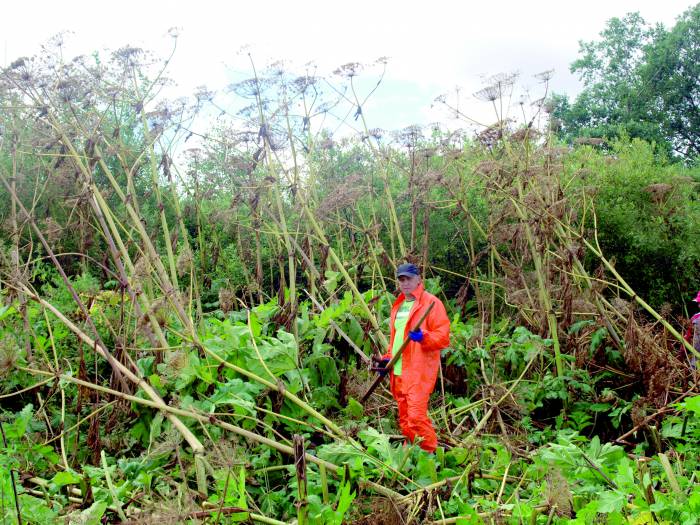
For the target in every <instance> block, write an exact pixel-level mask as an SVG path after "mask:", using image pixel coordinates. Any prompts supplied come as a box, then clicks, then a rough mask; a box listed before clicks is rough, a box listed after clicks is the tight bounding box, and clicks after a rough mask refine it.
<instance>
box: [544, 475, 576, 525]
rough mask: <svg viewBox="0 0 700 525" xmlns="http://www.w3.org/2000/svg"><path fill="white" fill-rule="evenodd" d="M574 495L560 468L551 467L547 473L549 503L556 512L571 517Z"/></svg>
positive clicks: (558, 514)
mask: <svg viewBox="0 0 700 525" xmlns="http://www.w3.org/2000/svg"><path fill="white" fill-rule="evenodd" d="M572 502H573V496H572V494H571V490H570V489H569V483H568V482H567V481H566V479H565V478H564V476H562V474H561V471H559V470H558V469H551V470H550V471H549V473H548V474H547V504H548V505H549V507H550V509H551V510H553V511H554V514H555V515H557V516H560V517H567V518H571V517H572V516H573V514H572Z"/></svg>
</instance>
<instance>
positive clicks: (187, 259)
mask: <svg viewBox="0 0 700 525" xmlns="http://www.w3.org/2000/svg"><path fill="white" fill-rule="evenodd" d="M193 259H194V257H193V255H192V250H190V248H189V246H184V247H183V248H182V250H180V254H179V255H178V256H177V263H176V265H175V266H176V268H177V274H178V276H180V277H182V276H183V275H185V274H186V273H187V272H189V270H190V268H191V267H192V261H193Z"/></svg>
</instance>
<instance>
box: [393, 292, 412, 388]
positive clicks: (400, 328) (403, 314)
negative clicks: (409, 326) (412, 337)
mask: <svg viewBox="0 0 700 525" xmlns="http://www.w3.org/2000/svg"><path fill="white" fill-rule="evenodd" d="M414 302H415V300H413V301H409V300H406V301H404V302H403V303H401V306H399V310H398V311H397V312H396V319H394V331H395V333H394V344H393V345H392V347H391V355H394V352H398V350H399V348H401V345H402V344H403V340H404V332H405V331H406V323H407V322H408V316H409V315H410V313H411V308H413V304H414ZM402 361H403V359H402V358H401V357H399V360H398V361H396V363H394V375H396V376H400V375H401V364H402Z"/></svg>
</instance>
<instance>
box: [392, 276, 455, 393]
mask: <svg viewBox="0 0 700 525" xmlns="http://www.w3.org/2000/svg"><path fill="white" fill-rule="evenodd" d="M413 295H414V297H415V298H416V303H417V304H415V305H414V306H413V308H412V309H411V314H410V316H409V318H408V322H407V323H406V332H405V333H404V337H406V336H408V330H410V329H413V327H414V325H415V324H416V322H417V321H418V319H420V318H421V316H422V315H423V312H425V309H426V308H428V306H430V303H433V302H434V303H435V306H433V309H432V310H431V311H430V313H429V314H428V317H427V318H426V319H425V321H423V325H422V326H421V330H422V331H423V341H422V342H420V343H416V342H414V341H409V343H408V345H406V348H404V351H403V353H402V354H401V358H402V364H401V380H402V383H403V385H404V386H403V388H404V389H410V390H413V391H414V392H416V393H419V392H420V393H422V394H427V395H430V394H431V393H432V391H433V388H435V381H436V379H437V375H438V370H439V369H440V350H442V349H443V348H447V347H448V346H449V344H450V320H449V318H448V317H447V312H446V311H445V305H443V304H442V301H440V299H438V298H437V297H435V296H434V295H433V294H431V293H429V292H426V291H425V287H424V286H423V283H421V284H419V285H418V288H416V289H415V291H414V292H413ZM405 299H406V296H405V295H404V294H403V293H401V294H399V296H398V298H397V299H396V301H394V305H393V306H392V307H391V321H390V324H389V326H390V327H391V334H390V337H389V348H390V349H391V348H393V347H394V336H395V335H396V334H395V330H394V321H395V320H396V312H398V311H399V307H400V306H401V303H403V302H404V300H405ZM390 356H391V350H389V352H388V353H387V357H390ZM391 381H392V384H393V381H394V371H393V370H392V371H391ZM414 389H415V390H414Z"/></svg>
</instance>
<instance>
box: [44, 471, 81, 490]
mask: <svg viewBox="0 0 700 525" xmlns="http://www.w3.org/2000/svg"><path fill="white" fill-rule="evenodd" d="M81 481H82V478H81V477H80V476H78V475H77V474H76V473H74V472H71V471H64V472H59V473H58V474H56V475H55V476H54V477H53V479H52V480H51V483H53V484H54V485H56V486H57V487H64V486H66V485H77V484H78V483H80V482H81Z"/></svg>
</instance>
